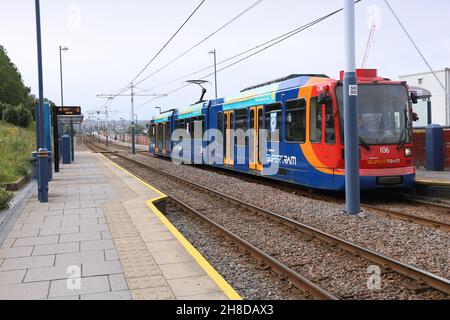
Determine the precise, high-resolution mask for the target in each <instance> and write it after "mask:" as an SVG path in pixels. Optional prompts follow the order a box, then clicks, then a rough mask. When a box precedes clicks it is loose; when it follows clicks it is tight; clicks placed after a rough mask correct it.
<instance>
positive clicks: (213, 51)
mask: <svg viewBox="0 0 450 320" xmlns="http://www.w3.org/2000/svg"><path fill="white" fill-rule="evenodd" d="M209 54H212V55H214V81H215V85H214V87H215V89H216V99H217V97H218V95H217V55H216V50H215V49H214V50H212V51H210V52H209Z"/></svg>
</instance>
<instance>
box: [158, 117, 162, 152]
mask: <svg viewBox="0 0 450 320" xmlns="http://www.w3.org/2000/svg"><path fill="white" fill-rule="evenodd" d="M162 148H163V129H162V124H161V123H160V124H158V150H162Z"/></svg>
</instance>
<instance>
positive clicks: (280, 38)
mask: <svg viewBox="0 0 450 320" xmlns="http://www.w3.org/2000/svg"><path fill="white" fill-rule="evenodd" d="M361 1H363V0H357V1H355V3H359V2H361ZM343 10H344V9H343V8H341V9H338V10H335V11H333V12H331V13H329V14H327V15H324V16H322V17H320V18H318V19H316V20H313V21H311V22H309V23H307V24H305V25H302V26H300V27H298V28H295V29H294V30H291V31H289V32H286V33H284V34H283V35H281V36H278V37H276V38H273V39H271V40H269V41H266V42H264V43H263V44H260V45H258V46H256V47H253V48H251V49H248V50H245V51H243V52H241V53H238V54H236V55H234V56H232V57H230V58H227V59H225V60H222V61H220V62H218V63H217V65H220V64H223V63H225V62H228V61H230V60H233V59H235V58H237V57H239V56H242V55H244V54H246V53H249V52H252V51H254V50H256V49H258V48H261V47H263V48H262V49H259V50H258V51H256V52H253V53H252V54H250V55H248V56H245V57H243V58H241V59H239V60H237V61H235V62H233V63H231V64H229V65H227V66H225V67H223V68H221V69H219V70H217V73H219V72H221V71H223V70H226V69H228V68H231V67H232V66H234V65H236V64H238V63H241V62H243V61H245V60H247V59H249V58H251V57H253V56H255V55H257V54H259V53H261V52H263V51H266V50H268V49H269V48H271V47H273V46H275V45H277V44H279V43H281V42H283V41H285V40H287V39H289V38H291V37H293V36H295V35H297V34H299V33H300V32H303V31H305V30H307V29H309V28H311V27H313V26H314V25H316V24H318V23H320V22H322V21H324V20H326V19H329V18H331V17H333V16H335V15H337V14H338V13H340V12H342V11H343ZM212 67H214V65H213V66H212ZM210 68H211V67H207V68H203V69H201V70H198V71H196V72H194V73H191V74H189V75H188V76H191V75H194V74H197V73H200V72H202V71H205V70H208V69H210ZM214 74H215V72H212V73H210V74H208V75H206V76H203V77H202V78H200V80H203V79H205V78H208V77H210V76H212V75H214ZM183 79H184V78H183ZM179 80H181V79H180V78H179V79H177V80H173V81H179ZM173 81H171V82H173ZM190 85H191V84H185V85H183V86H181V87H179V88H177V89H174V90H172V91H170V92H167V93H166V94H165V95H164V97H167V96H169V95H171V94H173V93H175V92H177V91H179V90H182V89H184V88H186V87H188V86H190ZM157 87H158V86H156V87H153V89H155V88H157ZM160 98H162V97H155V98H153V99H151V100H149V101H147V102H144V103H143V104H141V105H139V106H138V107H137V108H140V107H143V106H144V105H146V104H148V103H150V102H152V101H155V100H156V99H160Z"/></svg>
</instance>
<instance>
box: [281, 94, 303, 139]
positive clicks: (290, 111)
mask: <svg viewBox="0 0 450 320" xmlns="http://www.w3.org/2000/svg"><path fill="white" fill-rule="evenodd" d="M286 141H288V142H300V143H305V141H306V101H305V99H299V100H292V101H288V102H287V103H286Z"/></svg>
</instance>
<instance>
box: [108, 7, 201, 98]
mask: <svg viewBox="0 0 450 320" xmlns="http://www.w3.org/2000/svg"><path fill="white" fill-rule="evenodd" d="M205 1H206V0H202V1H201V2H200V4H199V5H198V6H197V7H196V8H195V9H194V11H193V12H192V13H191V14H190V15H189V17H188V18H187V19H186V20H185V21H184V22H183V24H182V25H181V26H180V27H179V28H178V29H177V31H176V32H175V33H174V34H173V35H172V36H171V37H170V39H169V40H168V41H167V42H166V43H165V44H164V45H163V46H162V48H161V49H160V50H159V51H158V52H157V53H156V54H155V55H154V56H153V58H151V59H150V61H149V62H148V63H147V64H146V65H145V66H144V68H142V70H141V71H139V73H138V74H137V75H136V76H135V77H134V78H133V79H132V80H131V81H130V82H129V85H128V86H127V87H126V88H124V89H122V90H121V91H120V92H119V93H117V94H115V95H114V98H115V97H117V96H119V95H121V94H122V93H124V92H125V91H127V90H128V89H129V88H130V86H132V85H133V83H134V81H136V79H138V78H139V77H140V76H141V75H142V73H144V72H145V70H147V68H148V67H149V66H150V65H151V64H152V63H153V62H154V61H155V60H156V58H157V57H158V56H159V55H160V54H161V53H162V52H163V51H164V49H165V48H166V47H167V46H168V45H169V44H170V43H171V42H172V40H173V39H174V38H175V37H176V36H177V34H178V33H179V32H180V31H181V30H182V29H183V28H184V26H185V25H186V24H187V23H188V22H189V20H191V18H192V17H193V16H194V15H195V13H196V12H197V11H198V10H199V9H200V7H201V6H202V5H203V4H204V3H205Z"/></svg>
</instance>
